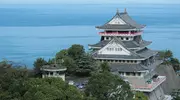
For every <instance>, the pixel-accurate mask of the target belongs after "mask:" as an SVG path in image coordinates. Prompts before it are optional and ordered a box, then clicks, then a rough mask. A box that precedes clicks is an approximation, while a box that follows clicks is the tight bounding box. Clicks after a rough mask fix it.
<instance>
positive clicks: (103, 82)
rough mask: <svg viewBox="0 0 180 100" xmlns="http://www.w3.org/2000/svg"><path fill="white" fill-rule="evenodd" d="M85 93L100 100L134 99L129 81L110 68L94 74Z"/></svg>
mask: <svg viewBox="0 0 180 100" xmlns="http://www.w3.org/2000/svg"><path fill="white" fill-rule="evenodd" d="M85 93H86V94H87V95H88V96H93V97H95V98H97V99H98V100H132V99H133V93H132V91H131V89H130V86H129V84H128V83H126V82H124V81H123V80H122V79H120V77H118V76H116V75H113V74H111V73H110V72H108V70H104V71H103V72H100V73H97V74H94V75H93V76H92V77H91V78H90V79H89V82H88V84H87V86H86V89H85Z"/></svg>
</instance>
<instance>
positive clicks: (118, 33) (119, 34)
mask: <svg viewBox="0 0 180 100" xmlns="http://www.w3.org/2000/svg"><path fill="white" fill-rule="evenodd" d="M142 33H143V31H140V32H99V34H100V35H103V36H109V35H111V36H135V35H141V34H142Z"/></svg>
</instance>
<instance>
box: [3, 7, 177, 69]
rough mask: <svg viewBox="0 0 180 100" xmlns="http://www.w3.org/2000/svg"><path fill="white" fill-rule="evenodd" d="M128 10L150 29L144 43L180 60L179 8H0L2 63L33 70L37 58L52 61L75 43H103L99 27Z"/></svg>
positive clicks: (147, 30)
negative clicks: (60, 52) (21, 64)
mask: <svg viewBox="0 0 180 100" xmlns="http://www.w3.org/2000/svg"><path fill="white" fill-rule="evenodd" d="M117 8H119V11H120V12H123V11H124V8H127V11H128V13H129V15H130V16H132V18H133V19H134V20H136V21H137V22H138V23H141V24H145V25H147V27H146V28H145V29H144V34H143V38H144V39H145V40H150V41H152V42H153V43H152V44H151V45H150V46H149V47H150V48H152V49H155V50H165V49H170V50H172V51H173V53H174V56H175V57H177V58H180V52H179V50H180V19H179V18H180V5H147V4H146V5H143V4H142V5H140V4H139V5H99V4H97V5H88V4H86V5H0V59H7V60H11V61H15V62H17V63H24V64H26V65H28V67H29V68H32V66H33V62H34V60H35V59H36V58H38V57H43V58H45V59H49V58H52V57H53V56H54V55H55V54H56V52H58V51H59V50H61V49H65V48H68V47H69V46H71V45H72V44H82V45H84V46H85V48H86V50H87V49H88V44H93V43H96V42H98V41H99V39H100V37H99V35H98V30H96V29H95V26H97V25H102V24H104V23H105V22H107V21H108V20H109V19H111V17H112V16H113V15H114V14H115V13H116V9H117Z"/></svg>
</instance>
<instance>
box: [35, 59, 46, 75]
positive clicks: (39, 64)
mask: <svg viewBox="0 0 180 100" xmlns="http://www.w3.org/2000/svg"><path fill="white" fill-rule="evenodd" d="M46 64H48V63H47V61H46V60H44V59H43V58H37V59H36V61H34V72H35V76H36V77H41V68H42V66H43V65H46Z"/></svg>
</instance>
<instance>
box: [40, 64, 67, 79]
mask: <svg viewBox="0 0 180 100" xmlns="http://www.w3.org/2000/svg"><path fill="white" fill-rule="evenodd" d="M66 70H67V68H65V67H63V66H61V65H59V64H51V65H44V66H42V68H41V71H42V78H45V77H59V78H62V80H63V81H65V73H66Z"/></svg>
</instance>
